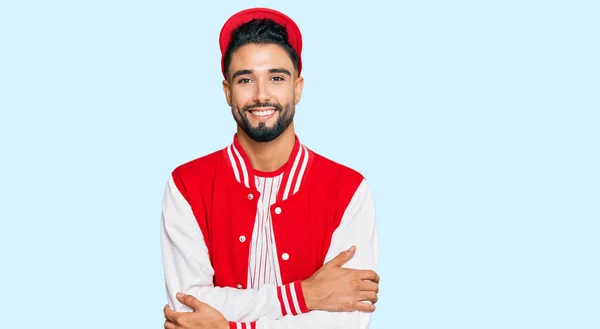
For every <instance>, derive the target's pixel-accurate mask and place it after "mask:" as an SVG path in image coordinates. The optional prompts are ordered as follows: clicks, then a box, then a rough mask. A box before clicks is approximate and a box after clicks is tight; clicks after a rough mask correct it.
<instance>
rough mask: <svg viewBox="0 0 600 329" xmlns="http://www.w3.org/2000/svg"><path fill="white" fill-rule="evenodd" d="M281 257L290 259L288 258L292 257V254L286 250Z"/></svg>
mask: <svg viewBox="0 0 600 329" xmlns="http://www.w3.org/2000/svg"><path fill="white" fill-rule="evenodd" d="M281 258H282V259H283V260H288V259H290V255H288V253H287V252H284V253H283V254H282V255H281Z"/></svg>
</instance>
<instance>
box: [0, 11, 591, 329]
mask: <svg viewBox="0 0 600 329" xmlns="http://www.w3.org/2000/svg"><path fill="white" fill-rule="evenodd" d="M391 3H392V2H391V1H389V2H387V1H360V2H354V3H351V2H339V3H338V4H334V3H333V2H325V1H318V2H314V3H312V4H307V2H305V1H302V2H300V1H256V2H252V1H228V2H226V1H219V2H216V5H215V7H213V9H208V7H207V6H205V5H202V4H201V2H200V1H3V2H2V3H1V4H0V110H1V116H0V143H1V153H0V154H1V157H2V161H1V164H0V166H1V170H0V182H2V189H1V192H0V193H1V194H0V202H1V208H0V209H1V216H0V217H1V218H2V226H1V229H0V244H1V245H0V255H1V262H2V263H1V264H2V265H1V266H2V274H1V278H0V279H1V281H0V282H1V283H0V289H1V290H0V295H1V296H2V298H1V302H0V313H1V314H2V316H1V320H0V327H2V328H86V329H96V328H98V329H99V328H102V329H105V328H162V325H163V315H162V307H163V306H164V304H165V303H166V298H165V291H164V283H163V272H162V264H161V257H160V245H159V220H160V210H161V200H162V193H163V191H164V187H165V184H166V182H167V178H168V175H169V173H170V171H171V170H172V169H173V168H174V167H175V166H177V165H179V164H181V163H183V162H185V161H188V160H191V159H193V158H196V157H199V156H201V155H204V154H206V153H209V152H212V151H214V150H216V149H218V148H221V147H224V146H226V145H227V144H228V143H229V142H230V141H231V138H232V136H233V132H234V129H235V125H234V121H233V119H232V118H231V114H230V112H229V110H228V108H227V105H226V103H225V99H224V96H223V93H222V89H221V79H222V77H221V75H220V74H221V73H220V67H219V59H220V54H219V49H218V41H217V38H218V33H219V30H220V28H221V25H222V24H223V22H224V21H225V20H226V19H227V18H228V17H229V16H230V15H231V14H233V13H234V12H236V11H238V10H241V9H244V8H247V7H253V6H271V7H273V8H276V9H279V10H282V11H284V12H286V13H288V14H289V15H290V16H292V17H293V18H294V19H295V20H296V21H297V22H298V24H299V25H300V27H301V29H302V32H303V35H304V52H303V58H304V71H303V75H304V77H305V79H306V84H305V91H304V95H303V100H302V102H301V103H300V105H299V107H298V110H297V121H296V122H297V132H298V134H299V136H300V138H301V140H302V142H304V143H305V144H307V145H308V146H309V147H311V148H313V149H314V150H315V151H317V152H319V153H321V154H324V155H326V156H328V157H330V158H331V159H333V160H336V161H339V162H342V163H344V164H346V165H349V166H351V167H354V168H356V169H358V170H360V171H361V172H362V173H364V174H365V175H366V176H367V178H368V179H369V181H370V184H371V187H372V190H373V193H374V197H375V201H376V206H377V212H378V220H379V229H380V237H381V266H380V274H381V276H382V283H381V292H380V301H379V303H378V306H379V307H378V310H377V312H376V313H375V316H374V319H373V325H372V328H375V329H380V328H411V329H412V328H415V329H416V328H436V329H438V328H461V329H465V328H477V329H480V328H544V329H547V328H569V329H571V328H577V329H579V328H582V329H583V328H600V284H599V278H600V268H599V261H600V255H599V254H600V242H599V234H600V225H599V220H600V187H599V186H600V175H599V173H598V172H599V170H598V168H600V160H599V148H600V147H599V144H600V133H599V124H600V115H599V111H600V96H599V95H600V65H599V59H600V50H599V33H600V23H599V21H600V19H599V17H600V8H599V5H598V2H596V1H452V2H451V1H403V2H398V3H397V4H396V5H392V4H391Z"/></svg>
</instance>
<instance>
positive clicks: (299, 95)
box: [295, 77, 304, 104]
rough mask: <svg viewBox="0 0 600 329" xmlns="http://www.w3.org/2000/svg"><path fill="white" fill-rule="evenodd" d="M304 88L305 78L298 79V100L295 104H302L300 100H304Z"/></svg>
mask: <svg viewBox="0 0 600 329" xmlns="http://www.w3.org/2000/svg"><path fill="white" fill-rule="evenodd" d="M303 88H304V78H303V77H298V79H296V87H295V89H296V99H295V102H296V104H298V103H299V102H300V99H301V98H302V89H303Z"/></svg>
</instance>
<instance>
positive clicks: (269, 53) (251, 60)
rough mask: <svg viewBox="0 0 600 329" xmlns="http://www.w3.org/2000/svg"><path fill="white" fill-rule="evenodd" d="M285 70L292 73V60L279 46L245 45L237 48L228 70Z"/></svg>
mask: <svg viewBox="0 0 600 329" xmlns="http://www.w3.org/2000/svg"><path fill="white" fill-rule="evenodd" d="M276 67H277V68H287V69H289V70H290V71H292V69H293V67H294V64H293V63H292V59H291V58H290V56H289V55H288V53H287V52H286V51H285V49H284V48H283V47H281V46H279V45H274V44H261V45H259V44H247V45H243V46H241V47H240V48H238V49H237V50H236V51H235V52H234V53H233V54H232V56H231V62H230V64H229V69H230V71H231V72H235V71H237V70H256V71H260V70H269V69H272V68H276Z"/></svg>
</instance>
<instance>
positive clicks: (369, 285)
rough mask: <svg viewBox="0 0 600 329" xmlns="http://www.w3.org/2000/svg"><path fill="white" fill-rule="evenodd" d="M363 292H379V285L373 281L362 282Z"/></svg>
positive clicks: (361, 288)
mask: <svg viewBox="0 0 600 329" xmlns="http://www.w3.org/2000/svg"><path fill="white" fill-rule="evenodd" d="M360 290H361V291H374V292H376V293H377V292H379V284H378V283H375V282H371V281H362V282H361V283H360Z"/></svg>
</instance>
